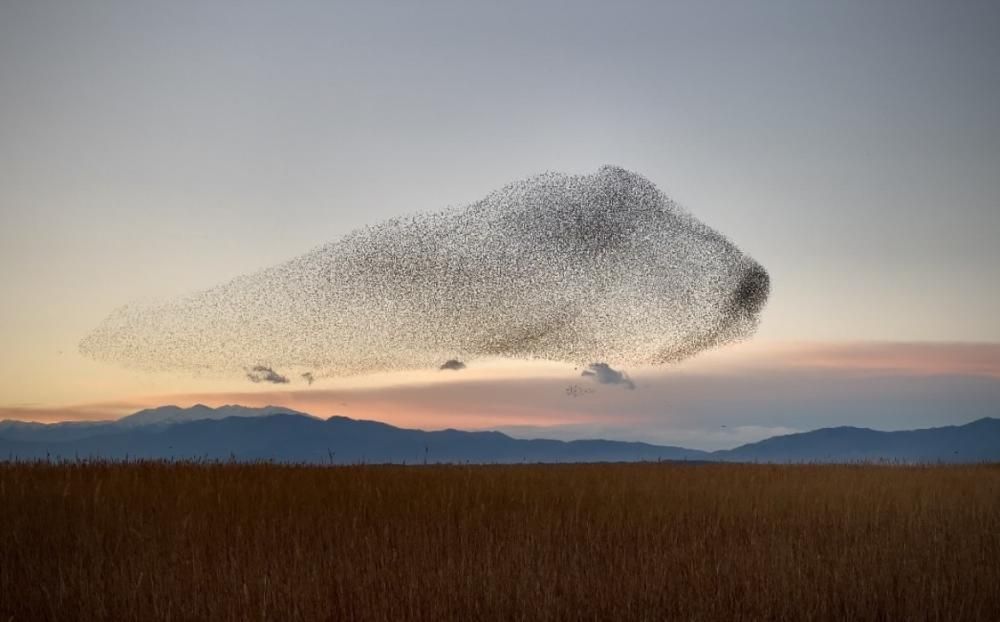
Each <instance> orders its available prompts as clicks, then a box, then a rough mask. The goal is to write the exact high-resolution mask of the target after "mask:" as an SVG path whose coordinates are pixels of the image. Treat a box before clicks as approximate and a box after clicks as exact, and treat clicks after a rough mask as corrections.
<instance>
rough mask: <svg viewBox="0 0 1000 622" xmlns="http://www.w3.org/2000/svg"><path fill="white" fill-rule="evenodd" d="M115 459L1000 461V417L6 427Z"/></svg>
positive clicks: (51, 451)
mask: <svg viewBox="0 0 1000 622" xmlns="http://www.w3.org/2000/svg"><path fill="white" fill-rule="evenodd" d="M46 458H48V459H77V458H80V459H82V458H104V459H112V460H121V459H126V458H127V459H133V458H134V459H166V460H169V459H176V460H230V459H234V460H247V461H250V460H273V461H277V462H303V463H337V464H351V463H408V464H413V463H424V462H471V463H517V462H633V461H656V460H673V461H679V460H684V461H706V462H707V461H726V462H856V461H878V460H888V461H901V462H993V461H1000V419H996V418H984V419H979V420H976V421H973V422H971V423H967V424H965V425H960V426H946V427H940V428H928V429H922V430H907V431H899V432H882V431H877V430H871V429H867V428H856V427H837V428H823V429H819V430H813V431H811V432H804V433H799V434H789V435H784V436H775V437H772V438H768V439H765V440H763V441H759V442H756V443H749V444H746V445H742V446H740V447H736V448H734V449H728V450H720V451H714V452H707V451H700V450H696V449H686V448H683V447H673V446H665V445H651V444H648V443H637V442H624V441H609V440H578V441H557V440H546V439H532V440H527V439H516V438H512V437H510V436H507V435H506V434H502V433H500V432H465V431H460V430H453V429H448V430H440V431H423V430H412V429H405V428H397V427H394V426H391V425H388V424H385V423H380V422H377V421H364V420H357V419H349V418H347V417H330V418H329V419H320V418H318V417H313V416H312V415H309V414H307V413H302V412H298V411H295V410H292V409H289V408H282V407H278V406H267V407H264V408H248V407H244V406H222V407H219V408H210V407H208V406H204V405H201V404H198V405H195V406H193V407H191V408H180V407H177V406H163V407H160V408H153V409H147V410H142V411H139V412H137V413H135V414H132V415H129V416H127V417H122V418H121V419H118V420H116V421H103V422H102V421H87V422H64V423H53V424H42V423H34V422H23V421H11V420H4V421H0V460H3V459H11V460H14V459H17V460H34V459H46Z"/></svg>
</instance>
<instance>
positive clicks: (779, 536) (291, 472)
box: [0, 463, 1000, 621]
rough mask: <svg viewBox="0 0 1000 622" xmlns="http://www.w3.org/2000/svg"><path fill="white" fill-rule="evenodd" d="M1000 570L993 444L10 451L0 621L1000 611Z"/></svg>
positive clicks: (3, 482) (956, 614)
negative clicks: (797, 450)
mask: <svg viewBox="0 0 1000 622" xmlns="http://www.w3.org/2000/svg"><path fill="white" fill-rule="evenodd" d="M998 586H1000V468H998V467H994V466H935V467H895V466H763V465H760V466H756V465H745V466H740V465H698V466H694V465H676V464H674V465H671V464H634V465H619V464H615V465H564V466H531V465H524V466H478V467H472V466H425V467H378V466H356V467H355V466H352V467H327V468H323V467H281V466H271V465H236V464H232V465H193V464H165V463H140V464H129V465H111V464H86V465H44V464H42V465H23V464H22V465H11V464H8V465H0V621H6V620H46V619H53V620H56V619H58V620H143V621H146V620H404V619H420V620H447V619H452V620H480V619H498V620H524V619H531V620H535V619H538V620H581V619H602V620H632V619H635V620H643V619H644V620H663V619H679V620H992V621H995V620H1000V587H998Z"/></svg>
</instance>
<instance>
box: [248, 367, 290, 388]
mask: <svg viewBox="0 0 1000 622" xmlns="http://www.w3.org/2000/svg"><path fill="white" fill-rule="evenodd" d="M247 378H249V379H250V382H270V383H272V384H288V378H287V377H286V376H282V375H281V374H279V373H278V372H276V371H274V370H273V369H271V368H270V367H267V366H265V365H254V366H253V368H252V369H249V370H247Z"/></svg>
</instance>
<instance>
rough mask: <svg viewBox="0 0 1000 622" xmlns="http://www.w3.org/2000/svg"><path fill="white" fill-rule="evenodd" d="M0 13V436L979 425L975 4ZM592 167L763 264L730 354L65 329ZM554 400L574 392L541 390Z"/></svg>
mask: <svg viewBox="0 0 1000 622" xmlns="http://www.w3.org/2000/svg"><path fill="white" fill-rule="evenodd" d="M504 5H505V6H504V9H503V10H502V11H501V10H499V9H497V8H494V7H492V6H491V5H489V4H487V3H469V2H453V3H442V2H420V3H384V2H365V3H335V2H304V1H296V2H282V3H275V2H238V3H237V2H212V3H204V2H188V1H175V2H132V1H130V2H115V1H106V2H68V1H64V2H48V1H44V0H43V1H31V2H20V1H16V0H0V266H2V268H3V269H2V270H0V301H2V304H0V346H2V348H0V419H3V418H5V417H9V418H16V419H29V420H40V421H57V420H63V419H81V418H90V417H93V418H108V417H113V416H119V415H122V414H126V413H128V412H132V411H134V410H137V409H138V408H142V407H145V406H153V405H159V404H164V403H177V404H182V405H190V404H193V403H195V402H203V403H207V404H210V405H216V404H224V403H233V402H239V403H244V404H248V405H257V404H261V405H263V404H266V403H274V404H281V405H287V406H289V407H292V408H299V409H301V410H307V411H308V412H310V413H313V414H316V415H318V416H324V417H325V416H329V415H333V414H342V415H347V416H351V417H363V418H375V419H380V420H384V421H387V422H390V423H394V424H399V425H406V426H411V427H424V428H442V427H455V428H467V429H473V428H474V429H482V428H496V429H503V430H506V431H509V432H511V433H514V434H517V435H522V436H552V437H558V438H579V437H593V436H603V437H607V438H622V439H630V440H632V439H635V440H650V441H654V442H664V443H671V444H681V445H685V446H690V447H698V448H708V449H715V448H720V447H731V446H734V445H736V444H739V443H742V442H746V441H751V440H757V439H759V438H763V437H766V436H770V435H772V434H776V433H782V432H787V431H795V430H807V429H812V428H815V427H820V426H828V425H863V426H870V427H875V428H881V429H902V428H911V427H929V426H935V425H946V424H955V423H964V422H966V421H969V420H972V419H975V418H978V417H983V416H998V415H1000V321H998V318H1000V286H998V285H997V283H1000V244H998V243H997V235H998V233H1000V174H998V173H1000V37H998V36H997V33H998V32H1000V5H998V4H997V3H996V2H943V1H941V2H921V1H917V0H912V1H906V2H879V3H870V2H825V3H819V2H799V1H794V2H766V3H765V2H760V3H757V2H704V1H699V2H690V3H676V2H668V3H662V2H655V3H654V2H650V3H632V2H626V3H606V2H602V3H585V2H573V3H570V2H565V3H561V2H560V3H557V2H525V3H516V4H515V5H514V6H515V8H511V6H509V5H507V3H504ZM604 164H616V165H620V166H623V167H626V168H628V169H630V170H633V171H636V172H638V173H640V174H641V175H643V176H645V177H646V178H648V179H649V180H651V181H652V182H654V183H655V184H657V185H658V186H659V187H660V188H661V189H662V190H663V191H664V192H666V193H667V194H669V195H670V196H671V197H672V198H673V199H674V200H676V201H677V202H678V203H680V204H681V205H683V206H684V207H685V208H686V209H687V210H689V211H690V212H691V213H692V214H694V215H695V216H696V217H697V218H698V219H700V220H701V221H703V222H705V223H707V224H708V225H710V226H711V227H713V228H715V229H716V230H718V231H720V232H722V233H724V234H725V235H726V236H727V237H729V238H730V239H731V240H732V241H733V242H734V243H736V244H737V245H738V246H739V247H740V248H741V249H743V250H745V251H746V252H747V253H748V254H749V255H751V256H752V257H754V258H755V259H756V260H757V261H759V262H760V263H761V264H762V265H763V266H764V267H766V268H767V270H768V272H769V273H770V278H771V297H770V300H769V302H768V304H767V307H766V308H765V310H764V312H763V315H762V322H761V325H760V328H759V330H758V332H757V334H756V335H755V336H754V337H753V338H752V339H751V340H750V341H748V342H746V343H743V344H739V345H735V346H728V347H725V348H721V349H718V350H714V351H711V352H707V353H703V354H701V355H699V356H697V357H695V358H693V359H691V360H689V361H686V362H684V363H682V364H679V365H675V366H664V367H656V368H640V369H627V370H625V371H626V372H627V373H628V374H629V375H630V377H631V378H632V380H633V381H634V384H635V387H634V389H629V388H627V387H624V386H614V385H604V384H598V383H596V382H593V381H592V380H590V379H587V378H581V377H580V376H579V373H580V372H579V371H578V370H575V369H574V367H573V366H572V365H567V364H556V363H545V362H531V363H523V362H516V361H515V362H510V361H483V362H481V363H478V364H477V363H470V365H469V367H468V369H465V370H461V371H455V372H450V371H447V372H441V371H438V370H427V371H426V372H408V373H393V374H381V375H375V376H365V377H354V378H331V379H320V380H318V381H317V382H315V383H314V384H312V385H306V384H304V383H294V384H291V385H288V386H284V385H282V386H277V385H274V386H261V385H259V384H253V383H250V382H249V381H248V380H246V379H233V378H228V379H222V378H214V377H208V376H205V377H198V378H192V377H187V376H182V375H178V374H166V373H145V372H139V371H134V370H127V369H122V368H119V367H116V366H114V365H110V364H107V363H102V362H96V361H92V360H89V359H86V358H84V357H83V356H81V354H80V353H79V350H78V346H79V343H80V340H81V339H82V338H83V337H84V336H85V335H86V334H87V333H88V332H89V331H91V330H92V329H93V328H94V327H95V326H97V325H98V323H99V322H101V320H102V319H104V318H105V317H106V316H107V315H108V314H109V313H110V312H112V311H113V310H114V309H116V308H118V307H120V306H121V305H123V304H126V303H129V302H132V301H135V300H143V299H150V298H157V299H162V298H169V297H172V296H177V295H182V294H186V293H191V292H195V291H198V290H201V289H204V288H207V287H211V286H214V285H216V284H218V283H221V282H224V281H227V280H228V279H231V278H233V277H235V276H238V275H241V274H246V273H250V272H254V271H256V270H259V269H262V268H266V267H269V266H272V265H274V264H276V263H278V262H281V261H284V260H287V259H290V258H293V257H295V256H297V255H300V254H302V253H304V252H307V251H309V250H310V249H313V248H315V247H317V246H318V245H321V244H324V243H326V242H329V241H331V240H336V239H337V238H339V237H341V236H343V235H344V234H346V233H348V232H350V231H352V230H354V229H356V228H358V227H361V226H364V225H367V224H372V223H376V222H379V221H381V220H384V219H386V218H390V217H394V216H400V215H405V214H412V213H417V212H426V211H430V210H436V209H440V208H443V207H447V206H454V205H463V204H468V203H471V202H473V201H476V200H478V199H480V198H482V197H483V196H485V195H486V194H487V193H488V192H490V191H491V190H494V189H496V188H499V187H501V186H503V185H504V184H507V183H508V182H511V181H513V180H516V179H520V178H523V177H525V176H528V175H531V174H534V173H539V172H542V171H559V172H565V173H573V174H589V173H593V172H594V171H596V170H597V169H598V168H599V167H600V166H601V165H604ZM571 385H581V386H585V387H589V388H591V389H593V392H590V393H584V394H581V395H577V396H572V395H568V394H567V392H566V388H567V387H568V386H571Z"/></svg>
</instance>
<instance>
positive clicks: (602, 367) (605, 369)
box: [580, 363, 635, 389]
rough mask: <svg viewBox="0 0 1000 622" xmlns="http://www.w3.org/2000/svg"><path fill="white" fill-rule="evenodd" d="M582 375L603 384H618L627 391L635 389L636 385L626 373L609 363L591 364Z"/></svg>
mask: <svg viewBox="0 0 1000 622" xmlns="http://www.w3.org/2000/svg"><path fill="white" fill-rule="evenodd" d="M580 375H581V376H584V377H586V378H592V379H593V380H596V381H597V382H599V383H601V384H618V385H621V386H623V387H625V388H626V389H634V388H635V383H634V382H632V380H631V379H630V378H629V377H628V375H626V374H625V372H623V371H618V370H617V369H614V368H612V367H611V366H610V365H608V364H607V363H591V364H590V365H588V366H587V369H585V370H583V373H582V374H580Z"/></svg>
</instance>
